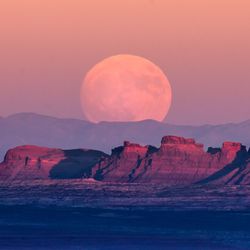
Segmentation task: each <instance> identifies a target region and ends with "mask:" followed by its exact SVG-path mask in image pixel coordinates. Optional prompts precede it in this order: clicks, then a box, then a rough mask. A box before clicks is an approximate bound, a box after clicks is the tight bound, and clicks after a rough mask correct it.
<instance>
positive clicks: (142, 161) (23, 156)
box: [0, 136, 250, 185]
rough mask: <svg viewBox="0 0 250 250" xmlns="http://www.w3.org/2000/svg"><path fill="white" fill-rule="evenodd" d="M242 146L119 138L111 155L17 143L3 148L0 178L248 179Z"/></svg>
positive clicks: (237, 181) (248, 166)
mask: <svg viewBox="0 0 250 250" xmlns="http://www.w3.org/2000/svg"><path fill="white" fill-rule="evenodd" d="M249 160H250V157H249V154H248V152H247V151H246V147H244V146H242V145H241V144H240V143H235V142H225V143H223V145H222V148H209V149H208V151H207V152H206V151H204V148H203V145H202V144H199V143H196V142H195V140H193V139H186V138H182V137H176V136H165V137H163V138H162V141H161V146H160V147H159V148H155V147H152V146H141V145H139V144H135V143H130V142H128V141H125V142H124V145H123V146H120V147H117V148H115V149H113V150H112V154H111V156H108V155H106V154H104V153H102V152H100V151H95V150H81V149H79V150H61V149H49V148H42V147H36V146H21V147H17V148H14V149H11V150H9V151H8V152H7V154H6V156H5V159H4V162H3V163H1V164H0V180H13V179H15V180H16V179H18V180H27V179H28V180H33V179H48V178H52V179H53V178H65V179H69V178H89V177H93V178H95V179H96V180H103V181H110V182H124V183H125V182H140V183H147V182H151V183H164V184H168V185H187V184H190V183H196V182H200V183H224V184H226V183H229V184H240V183H248V182H250V180H249V179H250V177H249V175H250V163H248V161H249Z"/></svg>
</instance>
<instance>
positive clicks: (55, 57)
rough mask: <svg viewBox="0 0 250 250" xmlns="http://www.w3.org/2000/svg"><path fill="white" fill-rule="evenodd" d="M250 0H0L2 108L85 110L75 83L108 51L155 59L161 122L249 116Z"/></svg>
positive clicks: (4, 111) (74, 113)
mask: <svg viewBox="0 0 250 250" xmlns="http://www.w3.org/2000/svg"><path fill="white" fill-rule="evenodd" d="M249 31H250V1H249V0H202V1H201V0H188V1H186V0H172V1H168V0H119V1H118V0H105V1H101V0H22V1H20V0H1V1H0V34H1V35H0V36H1V37H0V103H1V105H0V116H6V115H9V114H12V113H17V112H36V113H41V114H47V115H53V116H58V117H74V118H82V117H83V116H82V111H81V105H80V87H81V84H82V81H83V78H84V76H85V74H86V72H87V71H88V70H89V69H90V68H91V67H92V66H93V65H94V64H95V63H97V62H99V61H100V60H102V59H103V58H105V57H108V56H111V55H115V54H135V55H139V56H143V57H146V58H148V59H149V60H151V61H152V62H154V63H156V64H157V65H158V66H160V67H161V68H162V70H163V71H164V72H165V73H166V75H167V77H168V79H169V81H170V83H171V85H172V89H173V103H172V107H171V109H170V113H169V115H168V117H167V122H169V123H177V124H204V123H212V124H215V123H224V122H238V121H242V120H246V119H250V108H249V103H250V70H249V67H250V32H249Z"/></svg>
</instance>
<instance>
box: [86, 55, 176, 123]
mask: <svg viewBox="0 0 250 250" xmlns="http://www.w3.org/2000/svg"><path fill="white" fill-rule="evenodd" d="M171 99H172V91H171V86H170V84H169V81H168V79H167V77H166V76H165V74H164V73H163V72H162V70H161V69H160V68H159V67H158V66H156V65H155V64H154V63H152V62H151V61H149V60H147V59H145V58H143V57H139V56H134V55H115V56H111V57H108V58H106V59H104V60H103V61H101V62H99V63H97V64H96V65H95V66H94V67H93V68H91V69H90V70H89V72H88V73H87V75H86V77H85V79H84V81H83V84H82V88H81V102H82V109H83V112H84V114H85V116H86V118H87V119H88V120H89V121H92V122H100V121H119V122H121V121H141V120H146V119H153V120H157V121H162V120H163V119H164V118H165V117H166V115H167V113H168V111H169V108H170V105H171Z"/></svg>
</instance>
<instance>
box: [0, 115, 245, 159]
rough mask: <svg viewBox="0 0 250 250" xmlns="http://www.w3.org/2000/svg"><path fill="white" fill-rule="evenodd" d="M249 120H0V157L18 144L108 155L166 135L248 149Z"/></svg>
mask: <svg viewBox="0 0 250 250" xmlns="http://www.w3.org/2000/svg"><path fill="white" fill-rule="evenodd" d="M249 131H250V120H248V121H245V122H242V123H238V124H234V123H229V124H223V125H203V126H181V125H172V124H167V123H162V122H157V121H153V120H145V121H140V122H101V123H98V124H94V123H91V122H88V121H84V120H77V119H59V118H54V117H49V116H44V115H38V114H33V113H20V114H16V115H11V116H9V117H6V118H0V158H1V159H3V157H4V154H5V153H6V151H7V150H8V149H10V148H13V147H16V146H19V145H27V144H29V145H39V146H45V147H52V148H64V149H71V148H92V149H97V150H101V151H104V152H106V153H110V151H111V149H112V148H114V147H116V146H117V145H121V144H122V143H123V141H124V140H125V139H126V140H129V141H136V142H138V143H140V144H144V145H146V144H150V145H154V146H157V147H158V146H160V143H159V142H160V139H161V138H162V137H163V136H164V135H167V134H174V135H177V136H185V137H192V138H195V139H196V141H198V142H202V143H204V144H205V146H208V145H209V146H214V147H216V146H220V145H221V144H222V142H223V141H240V142H241V143H243V144H244V145H246V146H250V133H249Z"/></svg>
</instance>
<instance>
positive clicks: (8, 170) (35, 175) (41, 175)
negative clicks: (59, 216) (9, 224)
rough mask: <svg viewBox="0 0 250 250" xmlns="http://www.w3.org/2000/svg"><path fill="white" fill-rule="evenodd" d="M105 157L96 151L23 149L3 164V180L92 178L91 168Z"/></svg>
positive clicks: (9, 155) (0, 171)
mask: <svg viewBox="0 0 250 250" xmlns="http://www.w3.org/2000/svg"><path fill="white" fill-rule="evenodd" d="M104 156H107V155H106V154H104V153H102V152H100V151H95V150H84V149H77V150H62V149H51V148H43V147H37V146H20V147H16V148H14V149H11V150H9V151H8V152H7V154H6V156H5V158H4V161H3V163H1V164H0V180H34V179H49V178H53V179H63V178H66V179H68V178H81V177H89V173H90V169H91V167H92V166H93V165H94V164H95V163H96V162H98V161H99V159H100V158H101V157H104Z"/></svg>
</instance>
